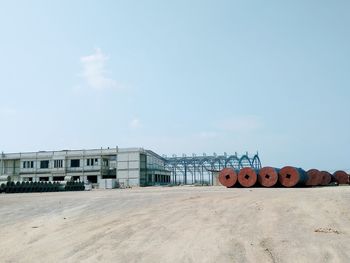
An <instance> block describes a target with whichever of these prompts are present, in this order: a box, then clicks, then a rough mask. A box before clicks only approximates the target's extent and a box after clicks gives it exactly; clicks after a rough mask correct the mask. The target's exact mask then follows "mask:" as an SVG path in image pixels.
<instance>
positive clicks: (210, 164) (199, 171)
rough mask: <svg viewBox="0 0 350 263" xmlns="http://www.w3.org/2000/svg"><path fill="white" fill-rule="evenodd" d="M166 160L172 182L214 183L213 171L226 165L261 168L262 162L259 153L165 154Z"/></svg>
mask: <svg viewBox="0 0 350 263" xmlns="http://www.w3.org/2000/svg"><path fill="white" fill-rule="evenodd" d="M163 157H164V159H165V160H166V162H165V165H166V168H167V169H168V170H169V171H170V172H171V179H172V182H173V183H175V184H197V183H199V184H213V173H214V172H218V171H220V170H222V169H223V168H225V167H231V168H233V169H241V168H243V167H252V168H254V169H260V168H261V162H260V158H259V155H258V153H256V154H255V155H253V156H252V157H249V155H248V153H246V154H244V155H242V156H238V155H237V153H235V154H234V155H228V154H226V153H224V154H223V155H217V154H215V153H214V154H213V155H207V154H205V153H204V154H203V155H201V156H197V155H195V154H192V156H186V155H185V154H183V155H182V156H181V157H178V156H176V155H173V156H172V157H167V156H163Z"/></svg>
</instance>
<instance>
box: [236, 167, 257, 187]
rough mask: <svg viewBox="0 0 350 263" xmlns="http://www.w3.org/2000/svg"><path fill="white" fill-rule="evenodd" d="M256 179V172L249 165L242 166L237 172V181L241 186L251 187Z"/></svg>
mask: <svg viewBox="0 0 350 263" xmlns="http://www.w3.org/2000/svg"><path fill="white" fill-rule="evenodd" d="M257 179H258V176H257V175H256V172H255V171H254V170H253V169H252V168H250V167H245V168H242V169H241V170H240V171H239V173H238V182H239V184H240V185H241V186H243V187H252V186H253V185H255V183H256V181H257Z"/></svg>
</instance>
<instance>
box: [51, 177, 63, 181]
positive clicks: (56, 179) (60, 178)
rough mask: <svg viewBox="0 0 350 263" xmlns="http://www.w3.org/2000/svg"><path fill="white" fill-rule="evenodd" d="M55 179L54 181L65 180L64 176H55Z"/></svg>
mask: <svg viewBox="0 0 350 263" xmlns="http://www.w3.org/2000/svg"><path fill="white" fill-rule="evenodd" d="M53 180H54V181H64V176H54V177H53Z"/></svg>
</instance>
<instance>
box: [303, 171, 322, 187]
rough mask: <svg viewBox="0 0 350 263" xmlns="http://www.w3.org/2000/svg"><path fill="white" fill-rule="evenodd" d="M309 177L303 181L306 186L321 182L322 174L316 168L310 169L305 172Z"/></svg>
mask: <svg viewBox="0 0 350 263" xmlns="http://www.w3.org/2000/svg"><path fill="white" fill-rule="evenodd" d="M306 173H307V175H308V177H309V179H308V180H307V181H306V182H305V185H307V186H317V185H320V184H321V182H322V174H321V172H320V171H319V170H317V169H310V170H308V171H307V172H306Z"/></svg>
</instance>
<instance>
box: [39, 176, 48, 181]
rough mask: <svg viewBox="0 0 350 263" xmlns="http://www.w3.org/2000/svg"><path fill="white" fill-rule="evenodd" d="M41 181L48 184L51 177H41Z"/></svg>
mask: <svg viewBox="0 0 350 263" xmlns="http://www.w3.org/2000/svg"><path fill="white" fill-rule="evenodd" d="M39 181H40V182H42V181H44V182H48V181H49V177H40V178H39Z"/></svg>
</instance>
